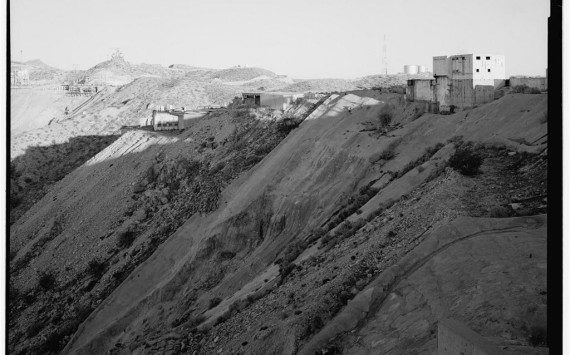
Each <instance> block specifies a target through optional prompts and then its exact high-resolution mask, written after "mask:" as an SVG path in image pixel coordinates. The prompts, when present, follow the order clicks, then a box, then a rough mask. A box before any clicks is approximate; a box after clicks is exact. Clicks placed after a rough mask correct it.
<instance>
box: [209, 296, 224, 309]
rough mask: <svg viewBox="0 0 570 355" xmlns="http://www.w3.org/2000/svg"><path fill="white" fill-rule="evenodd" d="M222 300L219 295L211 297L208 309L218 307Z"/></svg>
mask: <svg viewBox="0 0 570 355" xmlns="http://www.w3.org/2000/svg"><path fill="white" fill-rule="evenodd" d="M221 302H222V299H221V298H219V297H214V298H211V299H210V302H209V303H208V309H212V308H214V307H216V306H217V305H219V304H220V303H221Z"/></svg>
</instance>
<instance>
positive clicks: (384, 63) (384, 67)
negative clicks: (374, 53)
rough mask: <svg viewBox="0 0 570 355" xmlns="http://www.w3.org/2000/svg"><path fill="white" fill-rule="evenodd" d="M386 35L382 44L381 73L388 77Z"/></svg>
mask: <svg viewBox="0 0 570 355" xmlns="http://www.w3.org/2000/svg"><path fill="white" fill-rule="evenodd" d="M386 47H387V46H386V35H384V44H383V45H382V72H383V73H384V74H385V75H388V55H387V54H386Z"/></svg>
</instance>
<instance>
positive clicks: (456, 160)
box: [449, 146, 483, 176]
mask: <svg viewBox="0 0 570 355" xmlns="http://www.w3.org/2000/svg"><path fill="white" fill-rule="evenodd" d="M482 162H483V158H482V157H481V156H480V155H479V154H477V153H475V152H474V151H473V150H472V148H471V147H469V146H467V147H459V148H458V149H457V150H456V151H455V153H453V155H452V156H451V157H450V158H449V166H450V167H452V168H453V169H455V170H457V171H458V172H460V173H461V174H463V175H466V176H473V175H476V174H478V173H479V167H480V166H481V163H482Z"/></svg>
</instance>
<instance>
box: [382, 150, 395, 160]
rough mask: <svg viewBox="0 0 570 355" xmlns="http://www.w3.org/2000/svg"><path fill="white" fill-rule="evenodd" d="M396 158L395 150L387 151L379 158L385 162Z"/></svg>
mask: <svg viewBox="0 0 570 355" xmlns="http://www.w3.org/2000/svg"><path fill="white" fill-rule="evenodd" d="M395 156H396V154H395V153H394V151H393V150H385V151H383V152H382V153H380V156H379V158H380V159H384V160H391V159H392V158H394V157H395Z"/></svg>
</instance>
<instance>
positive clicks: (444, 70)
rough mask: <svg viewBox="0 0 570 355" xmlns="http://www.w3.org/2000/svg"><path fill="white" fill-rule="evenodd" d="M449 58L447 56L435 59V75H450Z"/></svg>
mask: <svg viewBox="0 0 570 355" xmlns="http://www.w3.org/2000/svg"><path fill="white" fill-rule="evenodd" d="M448 59H449V58H447V56H438V57H433V75H434V76H442V75H445V76H447V75H449V60H448Z"/></svg>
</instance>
